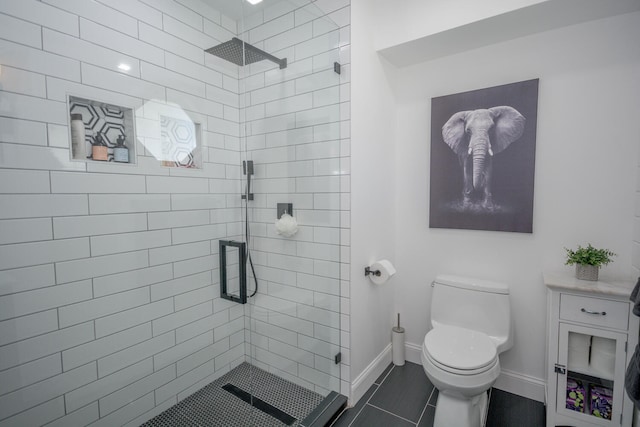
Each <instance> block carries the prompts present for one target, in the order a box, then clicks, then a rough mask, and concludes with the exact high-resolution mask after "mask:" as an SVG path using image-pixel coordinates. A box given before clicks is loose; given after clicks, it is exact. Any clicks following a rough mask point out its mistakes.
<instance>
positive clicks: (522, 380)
mask: <svg viewBox="0 0 640 427" xmlns="http://www.w3.org/2000/svg"><path fill="white" fill-rule="evenodd" d="M546 384H547V383H546V381H545V380H543V379H540V378H536V377H532V376H529V375H525V374H521V373H519V372H513V371H509V370H506V369H503V370H502V372H501V373H500V376H499V377H498V380H497V381H496V383H495V384H494V387H495V388H497V389H498V390H503V391H508V392H509V393H513V394H517V395H518V396H522V397H526V398H527V399H531V400H536V401H538V402H542V403H545V387H546Z"/></svg>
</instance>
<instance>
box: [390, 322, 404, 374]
mask: <svg viewBox="0 0 640 427" xmlns="http://www.w3.org/2000/svg"><path fill="white" fill-rule="evenodd" d="M391 354H392V360H393V364H394V365H397V366H402V365H404V328H399V327H395V328H392V329H391Z"/></svg>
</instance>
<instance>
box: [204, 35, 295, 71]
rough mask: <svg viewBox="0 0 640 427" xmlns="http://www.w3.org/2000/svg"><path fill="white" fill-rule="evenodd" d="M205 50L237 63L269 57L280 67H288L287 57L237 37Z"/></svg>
mask: <svg viewBox="0 0 640 427" xmlns="http://www.w3.org/2000/svg"><path fill="white" fill-rule="evenodd" d="M205 52H207V53H210V54H212V55H215V56H218V57H220V58H222V59H224V60H225V61H229V62H233V63H234V64H236V65H240V66H243V65H249V64H253V63H254V62H258V61H262V60H263V59H267V60H269V61H271V62H275V63H276V64H278V65H279V66H280V68H287V58H283V59H279V58H276V57H275V56H273V55H271V54H268V53H267V52H265V51H263V50H261V49H258V48H257V47H255V46H252V45H250V44H249V43H245V42H243V41H242V40H240V39H239V38H237V37H234V38H232V39H231V40H229V41H228V42H224V43H221V44H219V45H217V46H214V47H210V48H209V49H206V50H205Z"/></svg>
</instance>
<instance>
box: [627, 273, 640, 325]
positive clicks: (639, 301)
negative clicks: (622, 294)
mask: <svg viewBox="0 0 640 427" xmlns="http://www.w3.org/2000/svg"><path fill="white" fill-rule="evenodd" d="M629 299H630V300H631V302H633V314H635V315H636V316H640V277H638V282H637V283H636V287H635V288H633V291H631V296H630V297H629Z"/></svg>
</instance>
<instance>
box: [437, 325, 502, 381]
mask: <svg viewBox="0 0 640 427" xmlns="http://www.w3.org/2000/svg"><path fill="white" fill-rule="evenodd" d="M424 345H425V349H426V350H427V351H428V352H429V356H431V358H432V359H433V360H435V361H436V362H438V363H439V364H441V365H444V366H448V367H450V368H453V369H456V370H464V371H466V370H469V371H471V370H474V371H475V370H478V369H480V368H483V367H485V366H488V365H491V364H492V363H493V362H494V361H495V359H496V358H497V357H498V352H497V351H496V346H495V345H494V343H493V342H492V341H491V339H490V338H489V337H488V336H487V335H486V334H484V333H482V332H478V331H472V330H470V329H465V328H460V327H458V326H448V325H440V326H438V327H437V328H434V329H432V330H431V331H429V333H427V335H426V336H425V338H424Z"/></svg>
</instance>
